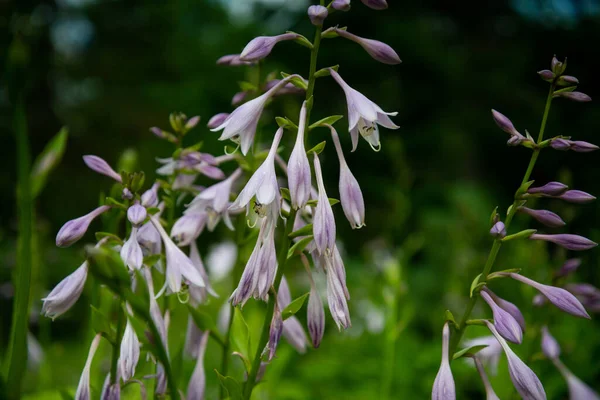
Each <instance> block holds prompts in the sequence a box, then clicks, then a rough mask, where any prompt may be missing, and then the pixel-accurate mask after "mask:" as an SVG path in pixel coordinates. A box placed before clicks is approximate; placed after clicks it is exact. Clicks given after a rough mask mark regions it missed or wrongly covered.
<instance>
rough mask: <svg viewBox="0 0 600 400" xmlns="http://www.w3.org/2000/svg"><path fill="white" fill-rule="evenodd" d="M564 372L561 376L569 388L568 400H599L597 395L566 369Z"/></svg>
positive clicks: (599, 397)
mask: <svg viewBox="0 0 600 400" xmlns="http://www.w3.org/2000/svg"><path fill="white" fill-rule="evenodd" d="M564 370H565V371H564V372H563V376H564V377H565V379H566V380H567V386H568V387H569V400H600V396H599V395H598V393H596V392H595V391H594V390H593V389H592V388H590V387H589V386H588V385H586V384H585V383H584V382H583V381H582V380H581V379H579V378H578V377H576V376H575V375H573V373H572V372H571V371H569V370H567V369H566V367H565V368H564Z"/></svg>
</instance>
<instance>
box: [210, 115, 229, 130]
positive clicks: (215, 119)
mask: <svg viewBox="0 0 600 400" xmlns="http://www.w3.org/2000/svg"><path fill="white" fill-rule="evenodd" d="M227 117H229V113H219V114H215V115H213V116H212V117H211V118H210V119H209V120H208V123H207V124H206V126H207V127H208V128H209V129H215V128H216V127H217V126H219V125H221V124H222V123H223V122H225V120H226V119H227Z"/></svg>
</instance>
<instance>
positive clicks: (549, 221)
mask: <svg viewBox="0 0 600 400" xmlns="http://www.w3.org/2000/svg"><path fill="white" fill-rule="evenodd" d="M518 210H519V211H520V212H522V213H524V214H527V215H529V216H530V217H532V218H534V219H536V220H537V221H539V222H541V223H542V224H544V225H546V226H549V227H550V228H559V227H561V226H565V225H566V222H565V221H563V220H562V218H561V217H560V216H558V215H557V214H555V213H553V212H552V211H548V210H533V209H531V208H527V207H519V208H518Z"/></svg>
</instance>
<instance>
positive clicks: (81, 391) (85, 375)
mask: <svg viewBox="0 0 600 400" xmlns="http://www.w3.org/2000/svg"><path fill="white" fill-rule="evenodd" d="M101 339H102V334H100V333H98V334H97V335H96V336H94V339H93V340H92V344H91V346H90V351H89V353H88V356H87V360H86V361H85V366H84V367H83V371H82V372H81V377H80V378H79V384H78V385H77V391H76V392H75V400H90V399H91V398H92V397H91V393H90V392H91V389H90V369H91V368H92V361H93V359H94V354H96V350H98V346H99V345H100V340H101Z"/></svg>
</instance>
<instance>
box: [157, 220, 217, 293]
mask: <svg viewBox="0 0 600 400" xmlns="http://www.w3.org/2000/svg"><path fill="white" fill-rule="evenodd" d="M150 221H151V222H152V224H153V225H154V227H155V228H156V230H157V231H158V233H159V234H160V236H161V238H162V241H163V243H164V244H165V252H166V255H167V272H166V275H167V282H168V285H169V288H170V289H171V291H172V292H173V293H178V292H179V291H181V279H182V277H183V278H186V279H187V280H188V281H189V282H190V283H191V284H193V285H196V286H201V287H203V286H205V283H204V280H203V279H202V276H200V274H199V273H198V270H196V267H195V266H194V264H193V263H192V261H191V260H190V259H189V258H188V256H186V255H185V254H184V253H183V251H181V249H180V248H179V247H177V246H176V245H175V243H173V241H172V240H171V239H170V238H169V235H168V234H167V232H165V229H164V228H163V227H162V225H161V224H160V221H159V220H158V219H157V218H156V216H151V217H150Z"/></svg>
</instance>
